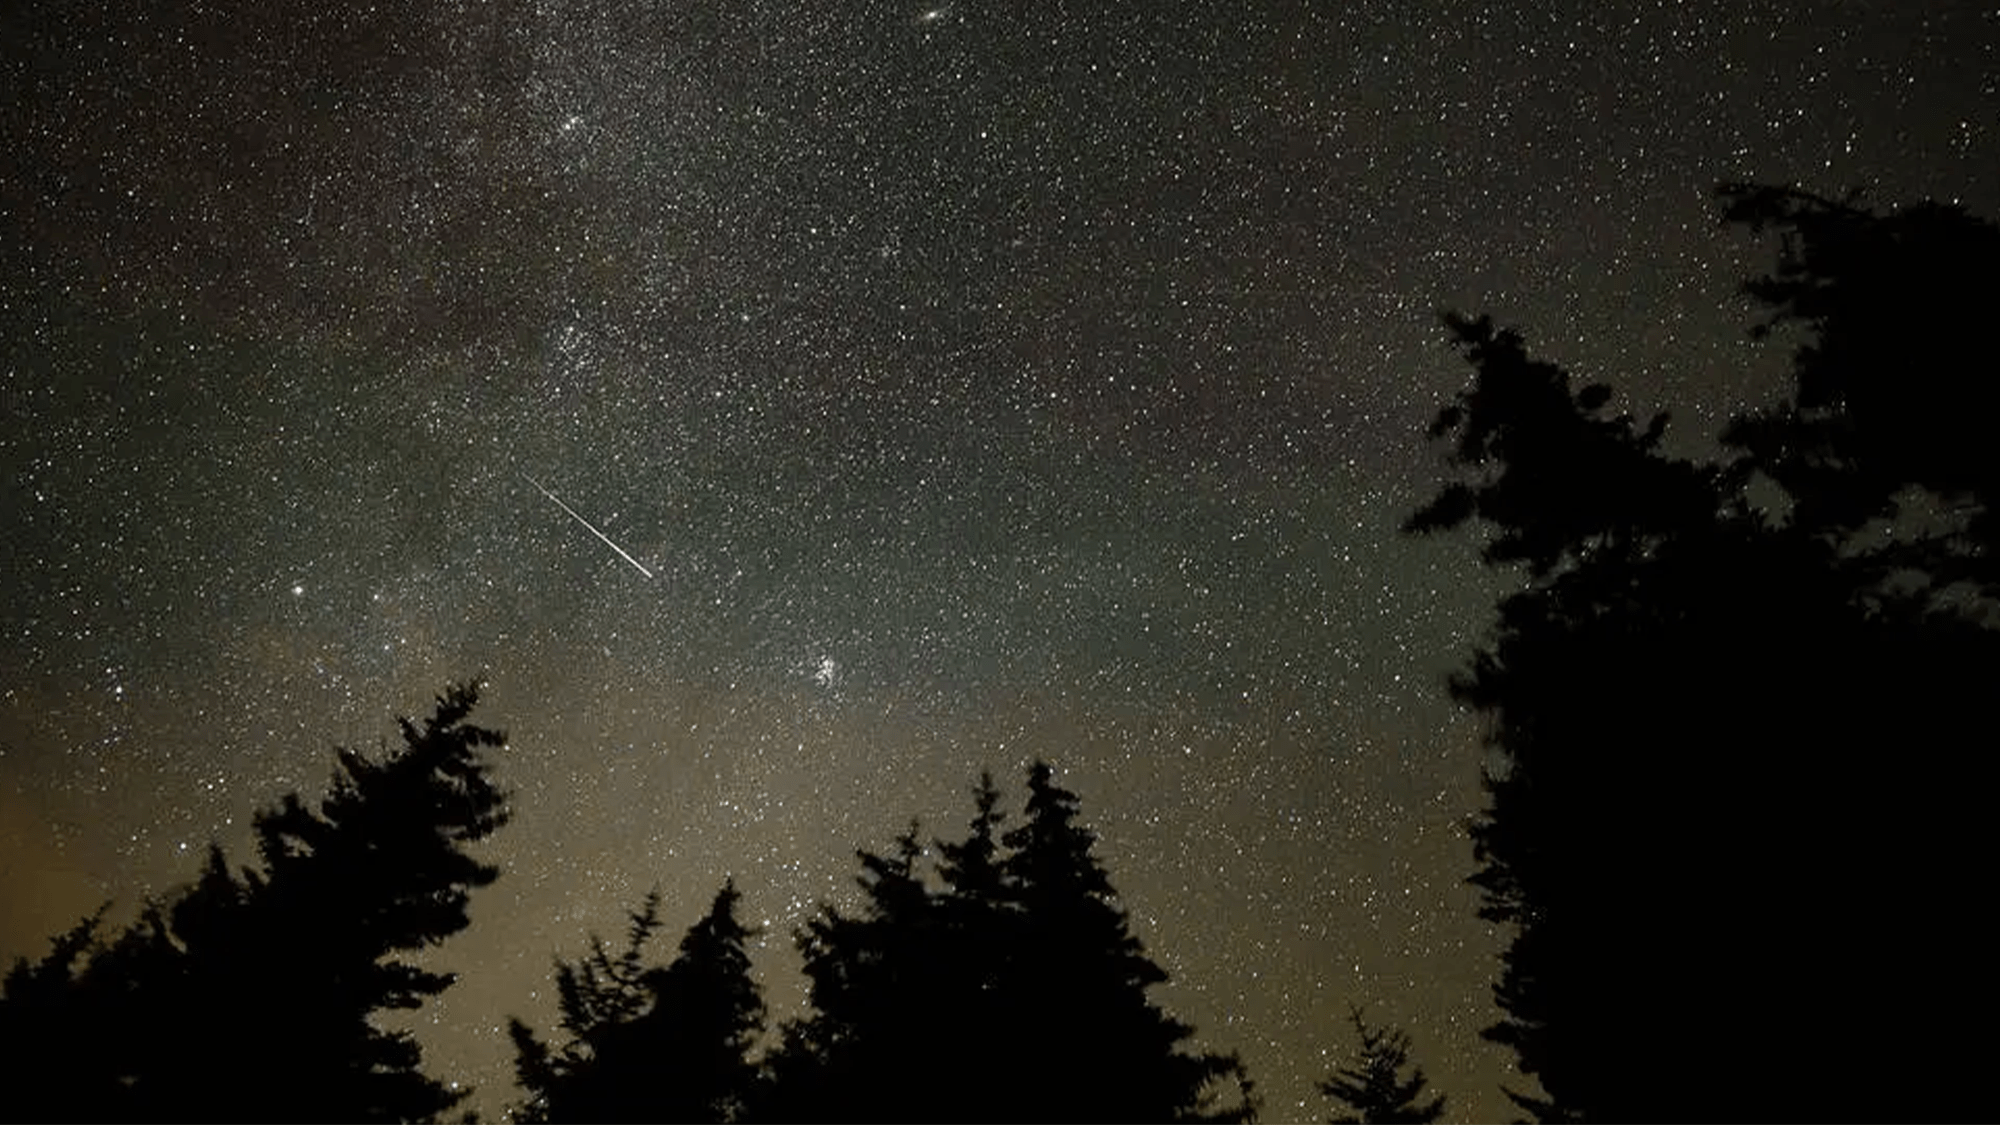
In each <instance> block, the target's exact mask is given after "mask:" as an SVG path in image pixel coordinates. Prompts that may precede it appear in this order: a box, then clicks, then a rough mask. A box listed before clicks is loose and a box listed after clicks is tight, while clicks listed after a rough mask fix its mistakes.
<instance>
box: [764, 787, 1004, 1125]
mask: <svg viewBox="0 0 2000 1125" xmlns="http://www.w3.org/2000/svg"><path fill="white" fill-rule="evenodd" d="M923 850H924V849H923V845H922V844H921V843H920V842H919V841H918V837H917V829H916V826H915V825H912V826H911V828H910V829H909V831H907V832H904V833H903V834H902V835H900V836H898V837H897V838H896V850H895V851H894V852H893V853H892V854H890V855H887V856H882V855H876V854H875V853H872V852H868V851H860V852H857V853H856V854H857V855H858V856H859V857H860V860H861V866H862V874H861V876H860V878H859V883H860V886H861V890H862V893H863V896H864V897H863V903H862V907H861V910H860V911H859V912H858V913H852V914H850V913H848V912H844V911H842V910H840V909H839V908H838V907H834V906H830V905H829V906H822V907H821V908H820V911H819V914H818V915H817V916H816V917H813V918H811V919H808V920H807V922H806V924H805V925H804V926H803V927H802V928H801V929H800V930H799V931H798V933H797V935H796V940H797V944H798V948H799V952H800V954H801V955H802V956H803V958H804V967H805V973H806V978H807V980H808V981H809V982H810V986H811V995H812V1006H813V1011H812V1012H811V1014H810V1015H809V1016H808V1017H806V1018H804V1019H799V1020H793V1021H791V1022H789V1023H788V1024H787V1025H786V1028H785V1033H784V1038H783V1042H782V1043H781V1044H780V1046H779V1048H778V1049H777V1050H776V1051H775V1052H773V1055H772V1058H771V1060H770V1069H771V1074H772V1079H773V1085H772V1088H771V1097H770V1099H769V1100H768V1101H767V1102H766V1103H765V1104H764V1105H762V1106H761V1107H759V1110H758V1113H757V1116H759V1117H762V1118H766V1119H773V1120H809V1121H810V1120H818V1121H849V1120H883V1121H912V1120H951V1119H954V1118H955V1117H957V1116H959V1114H960V1112H962V1111H961V1110H960V1109H959V1108H958V1106H959V1101H960V1098H961V1096H962V1092H961V1091H959V1090H957V1089H955V1087H954V1081H953V1080H954V1078H956V1077H957V1076H959V1075H962V1074H963V1073H964V1072H965V1070H966V1066H965V1063H966V1060H965V1059H964V1058H958V1059H956V1060H954V1059H953V1058H951V1057H950V1056H948V1055H947V1054H946V1052H945V1051H944V1050H943V1049H942V1047H941V1043H940V1040H941V1039H942V1038H944V1036H945V1033H944V1032H943V1030H942V1025H941V1022H940V1021H942V1020H943V1019H945V1018H947V1016H949V1015H952V1014H953V1013H950V1012H949V1009H948V1008H947V1007H946V1006H945V1005H944V1004H942V1003H941V1002H940V1000H941V997H942V995H943V992H942V991H941V990H940V987H939V979H940V978H941V977H943V976H945V975H947V974H948V973H950V972H952V971H954V970H956V971H965V970H966V969H967V968H968V966H965V965H963V964H961V963H957V962H955V961H954V959H953V957H952V956H951V953H950V949H949V942H948V941H947V938H946V931H945V929H944V926H943V918H942V916H941V914H940V912H939V910H938V904H937V902H936V899H935V896H934V895H933V893H932V891H931V889H930V888H929V887H928V886H926V884H925V881H924V876H923V873H922V871H921V870H919V868H918V860H919V859H920V858H921V857H922V855H923ZM955 991H959V992H962V991H963V990H955ZM956 1015H957V1017H958V1018H960V1019H964V1020H967V1021H971V1020H974V1019H977V1015H976V1014H975V1013H956Z"/></svg>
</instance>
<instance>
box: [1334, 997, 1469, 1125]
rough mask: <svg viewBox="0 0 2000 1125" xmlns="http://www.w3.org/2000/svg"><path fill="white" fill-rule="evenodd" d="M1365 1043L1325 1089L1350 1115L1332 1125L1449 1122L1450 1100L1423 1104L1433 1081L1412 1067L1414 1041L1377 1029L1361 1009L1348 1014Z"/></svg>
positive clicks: (1390, 1030) (1397, 1032)
mask: <svg viewBox="0 0 2000 1125" xmlns="http://www.w3.org/2000/svg"><path fill="white" fill-rule="evenodd" d="M1348 1018H1349V1019H1350V1020H1351V1021H1352V1022H1353V1024H1354V1035H1355V1038H1356V1039H1357V1040H1358V1041H1359V1042H1358V1044H1357V1046H1356V1048H1355V1052H1354V1058H1353V1059H1352V1061H1350V1062H1349V1063H1348V1064H1347V1065H1346V1066H1344V1067H1341V1068H1340V1069H1338V1070H1336V1071H1334V1072H1333V1076H1332V1077H1330V1078H1328V1079H1327V1080H1326V1081H1325V1082H1322V1083H1320V1087H1319V1088H1320V1092H1321V1093H1323V1094H1325V1095H1326V1096H1327V1097H1329V1098H1332V1099H1334V1100H1335V1101H1338V1102H1340V1103H1341V1104H1342V1105H1345V1106H1346V1107H1347V1108H1348V1110H1349V1111H1350V1112H1348V1113H1345V1114H1338V1115H1336V1116H1334V1117H1331V1118H1329V1119H1328V1120H1329V1121H1331V1122H1332V1123H1333V1125H1430V1123H1431V1122H1433V1121H1436V1120H1437V1119H1438V1118H1440V1117H1443V1116H1444V1095H1442V1094H1438V1095H1436V1096H1434V1097H1432V1098H1431V1099H1430V1100H1429V1101H1425V1100H1423V1097H1424V1087H1425V1086H1427V1085H1429V1080H1428V1079H1426V1078H1425V1077H1424V1069H1423V1068H1422V1067H1413V1068H1412V1069H1411V1070H1410V1075H1409V1077H1408V1078H1405V1077H1403V1069H1404V1068H1405V1067H1408V1066H1410V1037H1409V1035H1408V1034H1407V1033H1405V1032H1404V1031H1403V1030H1402V1029H1400V1028H1394V1027H1372V1026H1370V1025H1369V1024H1368V1021H1367V1020H1366V1019H1365V1018H1364V1017H1363V1016H1362V1014H1361V1010H1360V1009H1359V1008H1356V1009H1353V1010H1352V1011H1350V1012H1349V1013H1348Z"/></svg>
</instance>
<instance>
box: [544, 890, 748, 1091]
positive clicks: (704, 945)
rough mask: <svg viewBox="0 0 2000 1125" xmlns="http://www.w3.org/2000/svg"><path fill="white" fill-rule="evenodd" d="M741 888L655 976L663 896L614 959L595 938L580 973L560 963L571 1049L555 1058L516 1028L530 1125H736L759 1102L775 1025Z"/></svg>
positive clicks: (722, 895)
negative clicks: (652, 959) (582, 1124)
mask: <svg viewBox="0 0 2000 1125" xmlns="http://www.w3.org/2000/svg"><path fill="white" fill-rule="evenodd" d="M741 899H742V895H741V894H740V893H739V892H738V891H737V890H736V884H735V882H734V881H733V880H731V881H728V882H725V883H724V884H723V887H722V889H721V890H720V891H718V892H717V893H716V896H715V900H714V902H713V903H712V904H711V906H710V907H709V911H708V913H707V914H706V915H704V916H703V917H702V918H701V920H699V921H698V922H696V923H695V924H694V925H693V926H692V927H690V928H689V930H688V932H687V934H686V935H685V936H684V937H683V938H682V939H681V944H680V953H679V956H677V957H676V958H675V959H674V960H673V962H672V963H670V964H668V965H667V966H665V967H663V968H661V967H653V968H648V967H646V966H645V965H644V948H645V945H646V942H647V941H648V940H649V939H650V938H651V936H652V934H653V933H654V932H655V931H656V930H657V929H658V928H659V924H660V923H659V905H660V900H659V895H658V894H657V893H654V894H652V895H650V896H648V897H647V899H646V903H645V906H644V907H643V908H641V909H640V910H639V911H638V912H637V913H635V914H633V915H632V916H631V926H630V928H629V930H628V933H627V941H626V946H625V949H624V951H623V952H622V953H620V954H619V955H618V956H616V957H613V956H612V955H611V954H610V953H609V952H608V951H606V949H605V948H604V945H603V943H602V942H601V941H598V940H597V939H595V938H593V939H592V941H591V952H590V954H589V955H588V956H586V957H585V958H584V959H583V960H582V961H579V962H576V963H574V964H569V963H564V962H558V963H557V966H556V989H557V995H558V998H559V1004H560V1007H561V1010H562V1026H563V1029H564V1030H565V1031H566V1032H568V1033H569V1035H570V1040H569V1042H568V1043H566V1044H564V1045H563V1047H562V1048H561V1049H560V1050H552V1049H550V1048H549V1047H548V1046H547V1045H546V1044H544V1043H542V1042H541V1041H540V1040H538V1039H536V1038H535V1035H534V1032H533V1031H532V1030H531V1029H529V1028H528V1026H527V1025H526V1024H523V1023H522V1022H521V1021H519V1020H513V1021H510V1025H509V1033H510V1034H511V1036H512V1038H513V1040H514V1047H515V1060H516V1064H515V1065H516V1073H517V1074H518V1076H519V1078H520V1080H521V1085H522V1086H523V1087H524V1088H525V1089H526V1090H527V1091H528V1094H529V1100H528V1103H527V1105H526V1106H524V1107H522V1108H521V1109H520V1110H519V1111H517V1112H516V1113H515V1115H514V1116H515V1119H516V1120H523V1121H552V1122H561V1121H735V1120H738V1119H740V1118H741V1117H742V1116H743V1115H744V1112H745V1109H746V1107H747V1105H748V1104H749V1103H750V1102H751V1101H752V1100H753V1098H754V1097H755V1095H756V1093H757V1083H758V1069H757V1067H756V1066H755V1065H754V1064H752V1063H751V1062H750V1060H749V1054H750V1050H751V1048H752V1047H753V1045H754V1044H755V1042H756V1040H757V1038H758V1036H759V1035H760V1034H761V1033H762V1031H763V1026H764V1003H763V999H762V993H761V990H760V989H759V988H758V986H757V983H756V981H755V980H754V979H752V977H751V975H750V955H749V951H748V950H747V948H746V943H747V942H748V941H749V940H750V939H751V938H753V937H755V936H756V931H755V930H752V929H749V928H747V927H745V926H744V925H743V923H742V922H741V921H739V920H738V918H737V917H736V907H737V903H738V902H740V901H741Z"/></svg>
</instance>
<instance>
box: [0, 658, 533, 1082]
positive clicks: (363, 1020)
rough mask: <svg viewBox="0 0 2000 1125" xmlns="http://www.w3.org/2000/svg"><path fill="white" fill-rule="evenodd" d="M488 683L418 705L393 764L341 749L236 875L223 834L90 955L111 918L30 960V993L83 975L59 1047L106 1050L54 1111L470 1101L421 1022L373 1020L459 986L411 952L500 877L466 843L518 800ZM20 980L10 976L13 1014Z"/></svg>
mask: <svg viewBox="0 0 2000 1125" xmlns="http://www.w3.org/2000/svg"><path fill="white" fill-rule="evenodd" d="M476 700H477V692H476V689H475V688H474V687H472V686H470V685H468V686H463V687H454V688H452V689H450V690H448V691H447V693H446V694H445V695H444V696H443V697H442V698H440V699H439V700H438V704H437V710H436V712H435V714H434V715H433V716H432V717H431V718H430V719H428V720H426V721H425V722H424V723H423V724H422V725H421V726H418V725H417V724H415V723H412V722H410V721H408V720H403V721H402V723H401V728H402V734H403V741H404V745H403V747H402V748H401V749H400V750H399V751H398V752H395V753H392V754H390V755H389V756H388V757H387V758H386V759H385V760H383V761H381V762H376V761H373V760H371V759H369V758H367V757H366V756H364V755H361V754H359V753H356V752H353V751H348V750H343V751H341V752H340V754H339V770H338V772H337V774H336V775H335V778H334V784H333V789H332V792H331V794H330V795H329V796H328V797H327V798H326V799H325V800H324V801H322V802H321V803H320V806H319V808H318V809H317V810H313V809H308V808H307V807H306V806H305V805H304V804H303V803H302V802H301V801H300V800H299V799H298V797H297V796H296V795H290V796H287V797H286V798H285V799H284V801H283V802H282V803H281V804H280V805H279V806H278V807H276V808H275V809H268V810H265V811H262V812H260V813H258V814H257V817H256V820H255V830H256V833H257V838H258V844H259V853H260V857H261V858H262V860H263V863H262V866H261V868H260V869H255V870H251V869H246V870H244V871H243V872H241V873H240V874H232V873H231V872H230V871H229V870H228V866H227V863H226V861H225V860H224V858H223V856H222V853H221V851H220V849H212V850H211V852H210V855H209V860H208V863H207V865H206V867H205V868H204V870H203V874H202V876H201V878H200V880H199V881H198V882H196V883H195V884H194V885H193V886H192V887H190V888H188V889H187V890H185V891H184V892H182V893H181V894H180V895H178V896H177V897H176V898H175V899H173V900H172V901H171V903H170V904H167V905H156V906H153V907H149V908H148V909H147V910H146V911H145V913H144V914H143V915H142V916H141V918H140V919H139V921H138V922H137V923H135V924H134V925H133V926H132V927H130V928H129V929H128V930H127V931H125V932H124V933H123V934H121V935H120V936H119V937H118V938H117V939H116V940H115V941H111V942H109V943H106V944H102V945H101V946H100V947H99V948H97V950H96V952H95V953H94V954H93V955H91V956H90V957H89V959H88V961H87V963H84V964H83V965H82V966H81V968H80V969H79V968H77V953H76V951H77V950H78V948H79V946H78V941H83V942H84V943H85V944H91V943H93V942H94V939H95V926H94V924H92V925H90V926H89V927H88V928H87V929H86V930H80V931H75V932H73V933H72V935H71V937H70V938H69V939H67V940H65V941H64V942H62V943H59V947H58V949H57V951H56V954H55V955H53V956H52V958H51V959H50V960H45V961H44V962H43V965H42V966H41V967H40V970H29V971H28V972H27V975H26V976H23V977H22V978H21V980H22V984H23V988H24V991H23V996H24V997H25V996H27V995H28V994H30V993H32V992H34V991H36V990H35V989H34V988H30V987H28V986H29V985H30V984H31V983H35V984H38V983H40V982H45V981H52V980H55V979H56V976H57V975H60V976H66V977H67V978H68V980H67V983H66V984H64V985H62V986H61V988H62V989H66V990H67V991H68V992H69V994H70V999H69V1000H68V1001H65V1002H64V1003H72V1002H73V1004H74V1011H75V1012H76V1013H80V1015H79V1016H76V1017H74V1018H73V1019H72V1021H71V1022H72V1024H80V1026H79V1027H72V1028H66V1029H65V1031H66V1033H70V1032H74V1033H76V1034H78V1036H79V1037H78V1038H76V1039H73V1040H70V1041H69V1042H66V1043H61V1044H52V1045H51V1049H62V1050H68V1051H76V1052H85V1053H88V1054H90V1055H91V1056H93V1059H92V1061H91V1063H90V1064H89V1067H88V1071H87V1073H86V1074H84V1075H83V1080H82V1081H78V1082H74V1083H72V1082H69V1081H68V1080H67V1076H65V1078H64V1085H63V1086H62V1087H59V1088H57V1089H56V1090H54V1091H53V1095H54V1099H53V1100H52V1101H43V1102H41V1103H40V1104H41V1105H42V1106H43V1107H45V1108H47V1109H50V1110H52V1112H51V1113H50V1114H49V1115H50V1116H56V1117H84V1118H97V1119H134V1118H136V1119H145V1120H202V1121H250V1120H256V1121H314V1120H324V1121H404V1120H418V1119H427V1118H431V1117H435V1116H436V1115H438V1114H440V1113H442V1112H443V1111H444V1110H446V1109H448V1108H450V1107H451V1106H452V1105H454V1104H456V1103H457V1102H458V1101H460V1100H461V1099H462V1098H463V1097H464V1096H465V1095H464V1094H463V1093H455V1092H453V1091H451V1090H450V1089H448V1088H446V1087H445V1086H444V1085H443V1084H442V1083H439V1082H437V1081H436V1080H434V1079H431V1078H429V1077H427V1076H425V1075H424V1074H423V1073H421V1071H420V1070H419V1069H418V1064H419V1062H420V1051H419V1048H418V1045H417V1043H416V1041H415V1040H414V1039H413V1038H412V1037H411V1036H410V1035H409V1034H408V1033H407V1032H388V1031H384V1030H382V1029H380V1028H378V1027H376V1026H375V1025H374V1024H373V1023H372V1022H371V1017H372V1016H374V1015H376V1014H378V1013H380V1012H384V1011H388V1010H393V1009H409V1008H415V1007H418V1006H420V1005H421V1004H422V1003H423V1001H424V1000H425V999H426V998H428V997H431V996H435V995H437V994H438V993H440V992H442V991H443V990H444V989H445V988H446V987H447V986H449V985H450V984H451V981H452V977H451V976H450V975H448V974H445V973H439V972H435V971H432V970H428V969H422V968H419V967H417V966H415V965H413V964H410V963H409V962H407V961H404V960H401V959H400V958H399V956H398V955H399V954H407V953H412V952H417V951H420V950H423V949H427V948H429V947H432V946H435V945H437V944H438V943H440V942H442V941H443V940H444V939H445V938H447V937H449V936H451V935H452V934H454V933H457V932H458V931H459V930H462V929H464V928H465V926H466V924H467V918H466V912H465V907H466V903H467V901H468V898H469V895H470V892H471V891H472V890H473V889H474V888H477V887H482V886H485V885H487V884H489V883H491V882H492V881H493V880H494V878H495V877H496V876H497V874H498V871H497V869H496V868H494V867H493V866H491V865H489V864H485V863H481V862H479V861H477V860H475V859H473V858H472V857H471V856H470V855H468V854H467V853H466V851H465V845H467V844H469V843H472V842H474V841H477V840H480V839H483V838H485V837H486V836H487V835H488V834H490V833H491V832H493V831H494V830H495V829H497V828H499V827H500V826H501V825H502V824H504V823H505V821H506V816H507V814H506V808H505V798H504V796H503V795H502V793H501V792H500V790H499V789H498V788H496V787H495V786H494V785H493V783H492V781H491V779H490V777H489V776H488V773H489V766H488V763H487V761H486V758H485V753H484V752H485V751H486V750H488V749H490V748H497V747H499V746H502V745H503V744H504V737H503V736H502V735H500V734H499V733H498V732H495V731H491V730H487V729H485V728H482V727H478V726H474V725H471V724H470V723H468V722H467V721H466V719H467V716H468V715H469V714H470V713H471V710H472V707H473V705H474V703H475V702H476ZM65 958H67V960H66V961H65V960H64V959H65ZM58 964H60V965H61V966H62V973H61V974H54V975H52V971H53V970H54V969H55V968H56V967H57V966H58ZM18 971H19V970H17V972H18ZM14 993H15V990H14V987H13V984H12V981H11V980H10V987H9V995H8V1000H7V1003H6V1004H5V1005H0V1007H4V1008H5V1009H7V1011H6V1013H5V1015H4V1016H0V1024H5V1025H11V1024H12V1023H13V1021H14V1018H15V1012H14V1008H15V995H14ZM38 1002H39V1001H38ZM72 1073H73V1072H72ZM29 1084H30V1085H32V1084H33V1080H32V1078H31V1081H30V1083H29ZM45 1093H46V1091H45Z"/></svg>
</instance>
